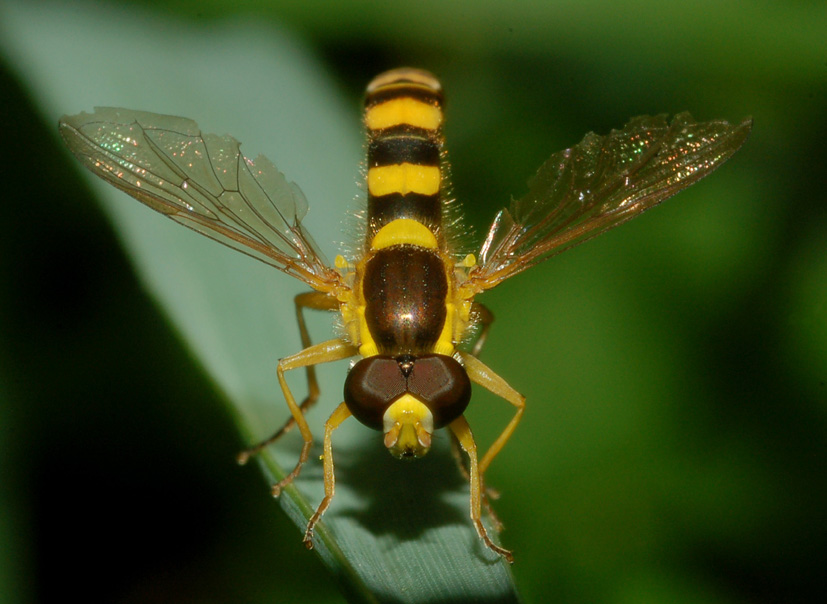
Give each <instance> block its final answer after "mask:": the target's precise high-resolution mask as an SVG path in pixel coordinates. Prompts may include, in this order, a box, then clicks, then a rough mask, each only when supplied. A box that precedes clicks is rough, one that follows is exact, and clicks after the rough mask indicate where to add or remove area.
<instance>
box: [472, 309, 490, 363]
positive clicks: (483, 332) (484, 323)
mask: <svg viewBox="0 0 827 604" xmlns="http://www.w3.org/2000/svg"><path fill="white" fill-rule="evenodd" d="M471 314H472V315H473V316H475V317H476V320H477V321H479V324H480V335H479V336H478V337H477V341H476V342H474V347H473V348H472V349H471V354H472V355H474V356H475V357H479V356H480V352H481V351H482V346H483V344H485V339H486V338H487V337H488V331H489V330H490V329H491V324H492V323H493V322H494V313H492V312H491V311H490V310H488V307H487V306H484V305H482V304H480V303H479V302H474V303H473V304H472V305H471Z"/></svg>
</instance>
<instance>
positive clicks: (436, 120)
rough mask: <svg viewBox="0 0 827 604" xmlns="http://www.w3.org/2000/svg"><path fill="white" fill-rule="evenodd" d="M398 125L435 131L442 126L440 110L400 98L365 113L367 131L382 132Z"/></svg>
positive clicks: (409, 98)
mask: <svg viewBox="0 0 827 604" xmlns="http://www.w3.org/2000/svg"><path fill="white" fill-rule="evenodd" d="M400 124H408V125H410V126H415V127H417V128H424V129H426V130H436V129H438V128H439V127H440V126H441V125H442V110H441V109H440V108H439V107H435V106H433V105H429V104H428V103H423V102H421V101H418V100H416V99H412V98H411V97H402V98H399V99H391V100H389V101H386V102H384V103H381V104H379V105H374V106H373V107H370V108H369V109H368V110H367V111H366V112H365V125H366V126H367V127H368V130H383V129H385V128H390V127H391V126H398V125H400Z"/></svg>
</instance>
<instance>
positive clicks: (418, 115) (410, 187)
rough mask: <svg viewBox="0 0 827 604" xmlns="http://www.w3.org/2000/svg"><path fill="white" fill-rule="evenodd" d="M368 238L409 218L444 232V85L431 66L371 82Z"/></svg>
mask: <svg viewBox="0 0 827 604" xmlns="http://www.w3.org/2000/svg"><path fill="white" fill-rule="evenodd" d="M365 126H366V127H367V131H368V215H367V223H368V232H367V237H368V242H370V240H371V239H372V238H373V236H374V235H375V234H376V233H377V231H379V229H381V228H382V227H383V226H384V225H386V224H388V223H389V222H391V221H393V220H396V219H398V218H409V219H413V220H416V221H417V222H420V223H422V224H424V225H425V226H427V227H428V228H429V230H431V231H432V232H435V233H438V232H439V227H440V223H441V212H442V208H441V207H440V189H441V187H442V171H441V169H440V155H441V151H442V87H441V86H440V84H439V81H438V80H437V79H436V78H435V77H434V76H432V75H431V74H430V73H428V72H427V71H422V70H419V69H411V68H402V69H394V70H393V71H388V72H386V73H383V74H381V75H379V76H377V77H376V78H374V79H373V81H372V82H371V83H370V85H369V86H368V89H367V98H366V99H365Z"/></svg>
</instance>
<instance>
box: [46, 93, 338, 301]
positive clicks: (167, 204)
mask: <svg viewBox="0 0 827 604" xmlns="http://www.w3.org/2000/svg"><path fill="white" fill-rule="evenodd" d="M59 128H60V133H61V135H62V136H63V139H64V140H65V141H66V144H67V145H68V146H69V149H70V150H71V151H72V153H74V154H75V155H76V156H77V158H78V159H79V160H80V161H81V162H82V163H83V164H84V165H85V166H86V167H87V168H89V169H90V170H91V171H92V172H94V173H95V174H96V175H97V176H100V177H101V178H103V179H104V180H106V181H107V182H109V183H110V184H112V185H114V186H115V187H117V188H119V189H121V190H122V191H124V192H126V193H128V194H129V195H131V196H132V197H134V198H135V199H137V200H138V201H140V202H141V203H144V204H146V205H147V206H149V207H150V208H152V209H153V210H156V211H158V212H160V213H162V214H165V215H166V216H169V217H170V218H172V219H173V220H174V221H176V222H179V223H181V224H183V225H185V226H187V227H189V228H191V229H193V230H195V231H198V232H199V233H201V234H203V235H206V236H207V237H210V238H212V239H215V240H216V241H219V242H221V243H223V244H224V245H227V246H229V247H231V248H233V249H236V250H239V251H241V252H243V253H245V254H247V255H249V256H252V257H253V258H257V259H258V260H261V261H262V262H265V263H267V264H269V265H271V266H274V267H276V268H278V269H279V270H282V271H284V272H285V273H287V274H289V275H292V276H293V277H296V278H298V279H301V280H302V281H304V282H305V283H307V284H308V285H310V286H311V287H313V288H314V289H317V290H319V291H323V292H330V291H332V290H333V289H335V288H336V287H337V286H339V285H340V284H341V282H340V276H339V274H338V273H337V272H336V271H335V270H333V269H331V268H330V267H329V266H328V265H327V263H326V262H325V260H324V259H323V257H322V254H321V252H320V251H319V249H318V246H317V245H316V244H315V242H314V241H313V239H312V238H311V237H310V235H309V234H308V233H307V232H306V231H305V230H304V229H303V228H302V226H301V219H302V218H303V217H304V215H305V214H306V213H307V201H306V200H305V198H304V195H303V194H302V192H301V191H300V190H299V189H298V187H297V186H296V185H295V184H293V183H291V182H288V181H287V179H285V177H284V175H283V174H281V173H280V172H279V171H278V169H277V168H276V167H275V166H274V165H273V164H272V163H270V161H269V160H268V159H267V158H266V157H264V156H259V157H258V158H257V159H256V160H255V161H251V160H249V159H247V158H246V157H244V156H243V155H242V154H241V152H240V150H239V142H238V141H237V140H235V139H234V138H232V137H231V136H217V135H215V134H202V133H201V130H200V129H199V128H198V125H197V124H196V123H195V122H193V121H192V120H188V119H184V118H180V117H172V116H168V115H158V114H154V113H147V112H143V111H131V110H128V109H116V108H101V107H98V108H96V109H95V111H94V113H91V114H89V113H81V114H80V115H73V116H64V117H63V118H61V120H60V123H59Z"/></svg>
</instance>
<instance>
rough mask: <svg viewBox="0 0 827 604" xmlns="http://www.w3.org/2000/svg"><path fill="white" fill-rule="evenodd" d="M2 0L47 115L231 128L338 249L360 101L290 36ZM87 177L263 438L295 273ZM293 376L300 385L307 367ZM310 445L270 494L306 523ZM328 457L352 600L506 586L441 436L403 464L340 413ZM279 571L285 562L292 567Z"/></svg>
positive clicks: (287, 457) (8, 33)
mask: <svg viewBox="0 0 827 604" xmlns="http://www.w3.org/2000/svg"><path fill="white" fill-rule="evenodd" d="M80 6H83V5H80ZM3 13H4V14H3V19H2V23H3V25H2V29H3V31H2V38H3V46H4V47H5V48H4V49H5V52H6V53H7V55H8V58H9V61H10V63H11V64H12V65H14V66H15V67H16V69H17V70H18V71H19V73H20V74H21V76H22V77H23V78H25V80H26V81H27V83H28V84H29V86H30V87H31V90H32V91H33V94H34V97H35V99H36V102H37V103H38V104H39V107H40V109H41V111H42V113H43V115H44V117H45V119H47V120H48V121H49V122H51V123H53V124H55V125H56V124H57V119H58V117H59V116H60V115H62V114H64V113H78V112H80V111H82V110H87V111H88V110H91V109H92V107H93V106H100V105H105V106H123V107H127V108H133V109H141V110H146V111H152V112H156V113H167V114H172V115H183V116H187V117H191V118H193V119H195V120H197V121H198V123H199V124H200V125H201V127H202V128H203V129H204V131H205V132H215V133H217V134H225V133H229V134H232V135H233V136H235V137H236V138H238V139H239V140H241V141H244V147H243V149H244V152H245V154H246V155H247V156H250V157H255V156H256V155H257V154H258V153H260V152H264V153H266V154H267V155H269V157H270V159H272V160H273V161H274V163H275V164H276V165H277V166H278V167H279V169H280V170H281V171H283V172H284V173H285V174H286V175H287V176H288V178H289V179H291V180H294V181H295V182H297V183H299V184H300V185H301V186H302V188H303V190H304V192H305V194H306V195H307V198H308V199H309V200H310V206H311V207H310V213H309V215H308V218H307V220H306V221H305V224H306V225H307V227H308V229H309V230H310V232H312V233H313V235H314V238H315V239H316V240H317V241H318V242H319V244H320V245H321V246H322V248H323V249H324V250H325V251H326V253H328V255H329V257H332V255H333V254H334V253H336V249H337V247H338V246H336V245H334V242H336V241H339V240H341V239H342V238H343V236H342V235H341V234H340V233H339V232H338V229H339V228H340V223H341V220H342V219H341V218H340V217H344V216H345V215H346V214H347V212H348V211H350V210H352V209H353V208H354V203H353V202H352V198H353V196H354V193H355V192H356V189H355V187H354V182H355V181H356V179H357V175H358V164H359V160H360V155H361V139H360V134H359V129H358V125H359V115H358V114H357V112H356V109H355V104H353V103H350V104H348V103H345V102H343V99H342V98H341V97H340V95H339V94H337V91H336V90H335V88H334V87H333V86H332V84H331V83H330V81H329V80H328V78H326V77H325V75H324V73H323V70H322V68H321V67H320V66H319V65H318V63H316V62H315V61H313V60H312V59H311V58H309V54H308V52H307V51H306V49H304V48H303V47H302V46H301V44H299V43H298V42H297V41H296V40H294V39H291V37H290V36H289V35H288V34H286V33H285V32H280V31H277V30H274V28H272V27H265V26H263V25H261V24H260V23H256V22H254V21H252V20H243V21H235V22H233V23H225V24H220V25H216V24H213V25H209V26H197V25H193V24H190V23H185V22H179V21H174V20H169V19H167V20H164V19H162V18H161V17H159V16H157V15H154V14H152V13H144V12H121V11H120V10H117V9H114V8H111V7H102V8H96V10H95V11H94V12H92V11H81V10H79V9H78V5H77V4H73V3H67V4H65V5H58V4H55V5H45V6H44V5H38V6H37V8H34V7H32V6H30V5H26V6H24V5H23V4H22V3H21V4H19V5H17V4H7V5H6V6H5V7H4V9H3ZM90 41H93V42H90ZM90 184H91V186H93V187H94V189H95V191H96V193H97V194H98V196H99V198H100V200H101V201H102V202H103V206H104V209H105V211H106V212H107V214H108V215H109V216H110V217H111V219H112V221H113V223H114V224H115V228H116V229H117V232H118V234H119V236H120V237H121V239H122V241H123V243H124V245H125V246H126V248H127V250H128V252H129V254H130V256H131V257H132V259H133V261H134V264H135V266H136V270H137V271H138V273H139V275H140V277H141V279H142V280H143V281H144V283H145V284H146V287H147V288H148V289H149V290H150V291H151V292H152V294H153V295H154V296H155V298H156V299H157V300H158V302H159V303H160V304H161V306H162V307H163V309H164V310H165V312H166V313H167V314H168V316H169V318H170V320H171V321H172V323H173V324H174V325H175V326H176V328H177V329H178V330H179V332H180V334H181V336H182V338H183V339H184V341H185V342H186V343H187V344H188V345H189V347H190V348H191V349H192V351H193V352H194V354H195V356H196V357H197V358H198V359H199V360H200V361H201V363H202V364H203V366H204V368H205V370H206V372H207V374H208V375H209V376H210V377H211V378H212V380H214V382H215V384H216V387H217V388H218V389H219V390H220V391H221V392H222V393H223V394H224V395H225V397H226V400H227V401H228V404H229V405H230V406H231V408H232V410H233V415H234V417H235V419H236V421H237V424H238V428H239V430H240V432H241V433H242V435H243V436H244V438H246V439H247V440H248V441H250V442H252V441H255V440H257V439H260V438H262V437H265V436H267V435H268V434H269V432H271V431H272V430H274V429H275V428H276V427H277V426H278V425H280V423H281V422H283V421H284V420H285V419H286V418H287V417H288V415H289V414H288V411H287V408H286V405H284V404H283V403H282V401H281V398H282V396H281V393H280V391H279V389H278V385H277V382H276V379H275V366H276V361H277V359H278V358H280V357H282V356H285V355H287V354H290V353H292V352H295V351H296V350H298V348H299V338H298V330H297V328H296V325H295V318H294V311H293V306H292V298H293V296H294V295H295V294H296V293H298V292H300V291H302V289H303V288H302V286H301V284H299V283H297V282H294V281H292V280H290V279H289V278H288V277H287V276H285V275H283V274H281V273H279V272H277V271H274V270H272V269H270V268H268V267H266V266H264V265H263V264H261V265H260V264H258V263H256V262H255V261H253V260H251V259H249V258H246V257H244V256H243V255H241V254H238V253H235V252H232V251H230V250H228V249H225V248H223V247H221V246H219V245H217V244H215V243H214V242H211V241H208V240H207V239H205V238H202V237H199V236H198V235H196V234H194V233H192V232H189V231H187V230H185V229H181V228H179V227H178V226H177V225H174V224H173V223H172V222H170V221H166V220H163V218H162V217H161V216H159V215H158V214H156V213H154V212H152V211H150V210H149V209H147V208H145V207H142V206H141V205H140V204H138V203H136V202H134V201H133V200H131V199H129V198H128V197H126V196H125V195H124V194H122V193H120V192H119V191H117V190H115V189H114V188H111V187H109V186H107V185H105V184H103V183H101V182H98V181H96V180H94V179H92V177H91V176H90ZM344 237H345V238H347V237H348V235H345V236H344ZM323 318H324V319H327V317H323ZM311 330H312V332H313V334H314V336H315V340H316V341H320V340H323V339H327V338H329V337H331V334H330V331H329V327H325V326H323V324H322V322H321V321H318V322H317V321H314V322H312V323H311ZM326 330H327V331H326ZM345 370H346V366H345V365H344V364H342V363H338V364H335V365H333V366H331V367H325V368H322V370H321V371H320V383H321V387H322V401H321V402H320V404H319V409H317V410H315V411H314V412H311V414H310V422H311V427H312V428H313V429H314V430H315V433H316V436H317V439H318V437H319V436H320V432H321V426H322V424H323V422H324V418H325V416H326V414H327V413H329V412H330V411H332V409H333V408H335V405H336V404H338V403H339V402H340V397H341V394H340V393H341V385H342V381H343V377H344V373H345ZM290 380H291V385H292V387H293V388H294V389H295V391H296V393H297V396H301V393H302V392H303V391H304V388H305V387H306V386H305V384H304V381H303V380H304V376H303V375H296V376H292V377H291V378H290ZM170 404H174V401H170ZM299 445H300V439H299V437H298V435H297V434H290V435H288V436H287V437H286V438H284V439H282V441H281V442H280V443H279V444H278V445H277V446H275V447H271V448H270V449H269V450H268V451H267V452H266V454H264V455H262V456H261V465H262V467H263V468H264V470H265V475H266V479H267V481H268V482H270V481H273V480H276V479H278V478H279V477H281V476H283V475H284V468H288V469H289V468H291V467H292V466H293V464H294V463H295V461H296V459H297V456H298V451H299ZM317 451H318V449H314V455H313V456H311V460H310V462H309V463H308V464H307V467H306V468H305V469H304V471H303V473H302V475H301V477H300V478H299V479H298V480H296V481H295V483H294V485H293V486H291V487H290V488H288V489H286V491H285V492H284V494H283V495H282V497H281V498H280V500H279V503H280V505H281V507H282V508H283V509H284V510H285V511H286V512H287V514H288V515H289V516H290V517H291V518H292V519H293V521H294V522H295V523H296V524H297V526H298V527H299V528H300V529H301V530H302V531H303V528H304V525H305V523H306V521H307V519H308V517H309V515H310V514H311V513H312V511H313V509H314V507H315V506H316V505H317V504H318V502H319V501H320V500H321V497H322V493H323V489H322V480H321V464H320V463H319V462H318V461H317V455H315V453H316V452H317ZM334 455H335V458H336V465H337V492H336V497H335V499H334V501H333V504H332V506H331V508H330V510H329V511H328V513H327V514H326V516H325V517H324V520H323V522H322V524H321V525H320V526H319V527H318V531H317V532H318V536H319V539H318V545H317V548H316V551H317V552H318V554H319V556H320V557H321V558H322V560H323V561H324V563H325V564H326V565H327V567H328V568H329V569H330V571H331V572H332V573H333V574H334V575H335V576H336V577H337V579H338V580H339V581H340V583H341V584H342V586H343V589H344V591H345V592H346V594H347V596H348V597H349V598H350V599H359V600H364V601H389V600H394V601H400V602H422V601H512V600H516V599H517V596H516V592H515V588H514V585H513V582H512V579H511V574H510V571H509V569H508V568H507V566H506V565H505V564H504V563H503V562H502V561H501V560H499V559H498V558H497V557H496V556H493V555H492V554H491V553H490V552H489V551H487V550H486V549H485V547H484V546H483V545H482V543H481V542H480V540H479V539H478V538H477V535H476V533H475V531H474V529H473V527H472V525H471V522H470V520H469V517H468V494H467V491H468V485H467V483H466V482H464V481H463V480H461V479H460V478H459V476H458V473H457V470H456V467H455V464H454V463H453V460H452V459H451V458H450V454H449V452H448V449H447V445H446V438H445V437H444V436H442V440H441V441H439V442H437V444H436V446H435V451H434V452H433V453H432V454H431V455H430V456H429V457H428V458H426V459H425V460H422V461H421V462H419V463H418V464H400V463H398V462H395V461H394V460H393V459H391V458H390V456H388V454H387V452H386V451H384V449H383V447H382V446H381V438H380V436H379V435H378V433H375V432H372V431H370V430H368V429H366V428H364V427H362V426H361V425H359V424H357V423H356V422H354V421H351V422H348V423H346V424H345V425H344V426H343V427H342V428H341V430H339V431H337V433H336V434H335V438H334ZM239 471H244V470H241V469H240V470H239ZM261 496H262V497H266V496H268V495H267V491H266V489H264V488H262V495H261ZM274 510H275V507H274ZM291 538H294V539H295V546H296V549H297V554H298V553H299V552H300V548H302V545H301V533H300V532H299V531H297V532H296V534H295V535H292V536H291ZM280 572H282V573H284V574H285V575H286V576H288V577H289V568H286V569H280ZM286 580H289V579H286Z"/></svg>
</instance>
